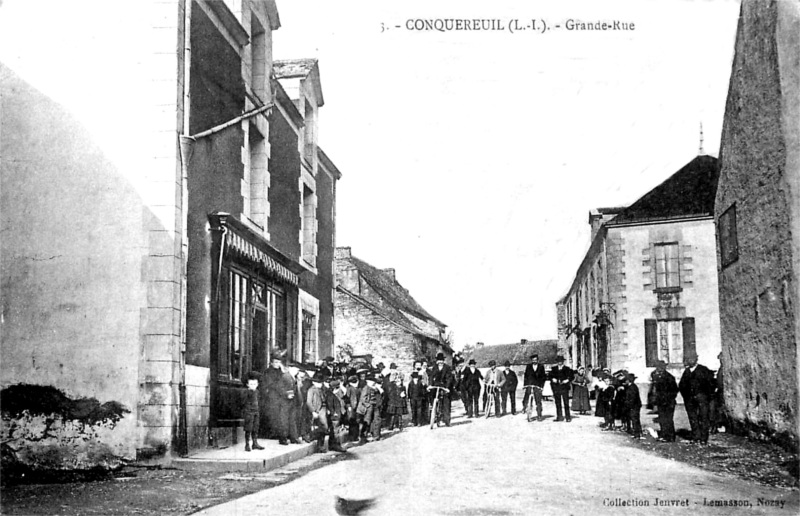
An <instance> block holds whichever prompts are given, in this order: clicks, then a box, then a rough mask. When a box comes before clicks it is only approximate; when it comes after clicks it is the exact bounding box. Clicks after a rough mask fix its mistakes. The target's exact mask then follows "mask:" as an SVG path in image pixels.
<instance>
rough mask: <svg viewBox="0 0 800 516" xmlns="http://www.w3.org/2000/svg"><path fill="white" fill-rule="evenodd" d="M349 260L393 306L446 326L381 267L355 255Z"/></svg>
mask: <svg viewBox="0 0 800 516" xmlns="http://www.w3.org/2000/svg"><path fill="white" fill-rule="evenodd" d="M351 260H352V262H353V264H354V265H355V266H356V267H357V268H358V271H359V272H360V273H361V277H362V278H364V279H365V280H367V282H368V283H369V284H370V286H371V287H372V288H373V289H375V290H376V291H377V292H378V293H379V294H380V295H381V297H383V298H384V299H386V301H388V302H389V303H390V304H391V305H392V306H393V307H394V308H398V309H400V310H405V311H406V312H409V313H411V314H412V315H414V316H415V317H419V318H420V319H427V320H429V321H431V322H433V323H434V324H437V325H439V326H447V325H446V324H444V323H443V322H442V321H440V320H439V319H437V318H435V317H434V316H432V315H431V314H429V313H428V312H427V311H426V310H425V309H424V308H422V307H421V306H420V305H419V303H417V302H416V300H415V299H414V298H413V297H411V294H409V293H408V290H406V289H405V288H403V287H402V286H401V285H400V284H399V283H398V282H397V281H396V280H395V279H393V278H392V277H391V276H390V275H389V274H387V273H386V272H384V271H382V270H381V269H378V268H377V267H373V266H372V265H370V264H368V263H367V262H365V261H364V260H361V259H359V258H356V257H355V256H353V257H351Z"/></svg>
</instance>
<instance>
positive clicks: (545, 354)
mask: <svg viewBox="0 0 800 516" xmlns="http://www.w3.org/2000/svg"><path fill="white" fill-rule="evenodd" d="M533 354H537V355H539V363H541V364H555V363H556V356H557V355H558V341H557V340H526V339H521V340H520V341H519V342H515V343H514V344H495V345H491V346H486V345H484V344H482V343H478V345H477V346H476V347H475V349H474V350H473V351H472V352H471V353H468V354H465V355H464V359H465V360H470V359H474V360H475V365H477V366H478V367H489V361H490V360H494V361H495V362H497V365H498V366H502V365H503V363H504V362H505V361H506V360H508V361H509V362H511V365H513V366H519V365H525V364H528V362H530V356H531V355H533Z"/></svg>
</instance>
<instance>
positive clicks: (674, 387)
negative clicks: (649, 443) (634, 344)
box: [651, 360, 678, 442]
mask: <svg viewBox="0 0 800 516" xmlns="http://www.w3.org/2000/svg"><path fill="white" fill-rule="evenodd" d="M651 378H652V382H653V383H652V384H651V388H652V389H653V405H655V409H656V412H658V425H659V426H660V427H661V431H660V432H659V433H658V440H659V441H664V442H674V441H675V423H674V422H673V417H674V415H675V398H676V397H677V396H678V383H677V382H676V381H675V377H674V376H672V374H670V372H669V371H667V363H666V362H664V361H663V360H659V361H658V362H656V370H655V371H653V374H652V376H651Z"/></svg>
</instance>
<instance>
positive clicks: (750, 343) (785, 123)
mask: <svg viewBox="0 0 800 516" xmlns="http://www.w3.org/2000/svg"><path fill="white" fill-rule="evenodd" d="M789 4H790V3H787V2H771V3H769V2H742V11H741V16H740V17H739V26H738V29H737V33H736V53H735V57H734V60H733V69H732V73H731V79H730V86H729V90H728V99H727V105H726V108H725V120H724V123H723V127H722V140H721V148H720V162H721V163H720V177H719V188H718V189H717V197H716V207H715V208H716V209H715V217H716V222H717V236H718V237H719V241H718V256H719V300H720V319H721V328H722V342H723V343H724V346H723V349H722V364H723V368H724V375H723V376H724V381H725V385H724V392H725V394H724V395H725V406H726V409H727V413H728V416H729V419H730V422H731V426H732V427H733V430H734V431H738V432H741V433H750V432H753V433H755V434H760V435H767V436H770V437H772V438H773V439H775V440H776V441H778V442H780V443H782V444H784V445H788V446H789V447H791V448H793V449H795V450H796V449H797V445H798V426H797V423H798V421H797V410H798V403H797V396H798V389H797V342H798V339H799V338H800V313H798V307H800V282H798V275H799V274H800V232H798V231H797V229H798V228H800V133H799V132H798V127H800V104H798V99H800V67H798V59H800V43H798V31H797V26H798V23H800V10H798V8H797V4H796V3H795V5H793V6H790V5H789Z"/></svg>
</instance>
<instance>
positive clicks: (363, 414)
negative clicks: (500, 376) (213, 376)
mask: <svg viewBox="0 0 800 516" xmlns="http://www.w3.org/2000/svg"><path fill="white" fill-rule="evenodd" d="M315 369H316V370H315V371H313V372H309V371H305V370H303V369H299V370H298V371H297V373H296V374H295V375H294V376H292V374H291V373H290V372H289V370H288V368H287V367H286V365H285V364H284V357H283V354H282V353H281V352H280V351H278V350H274V351H273V352H272V354H271V360H270V366H269V368H268V369H267V370H266V372H264V373H261V374H258V373H251V374H250V375H249V376H248V378H247V382H246V385H247V387H248V393H247V397H246V402H245V407H244V410H243V419H244V431H245V450H246V451H251V450H253V449H256V450H258V449H263V447H262V446H261V445H260V444H259V443H258V438H259V437H261V438H266V439H277V440H278V442H279V443H280V444H281V445H288V444H289V443H295V444H299V443H302V442H307V443H310V442H313V441H316V442H317V444H318V450H319V451H325V438H326V437H327V438H328V446H327V449H328V450H330V451H337V452H342V451H344V448H343V447H342V443H341V440H342V438H345V439H347V440H349V441H359V442H361V443H365V442H368V441H372V440H376V441H377V440H380V439H381V432H382V430H390V431H391V430H395V429H397V430H402V429H403V427H404V426H405V425H406V420H407V419H408V415H409V414H410V424H411V425H414V426H419V425H423V424H425V423H426V422H427V421H428V420H429V418H430V407H431V405H432V401H433V398H434V397H435V396H436V389H435V388H441V390H442V391H443V392H444V395H440V400H441V414H442V419H441V421H442V423H443V424H445V425H448V426H449V425H450V413H451V408H450V400H451V397H452V393H454V392H456V389H457V385H456V376H455V374H454V373H453V369H452V368H451V366H449V365H447V364H445V357H444V355H443V354H442V353H439V354H438V355H437V356H436V360H435V361H434V363H433V364H432V365H431V366H430V367H428V364H427V360H426V359H424V358H421V359H419V360H417V361H415V362H414V366H413V371H412V372H411V373H410V374H409V375H408V377H407V378H406V376H405V375H404V374H402V373H401V372H400V371H399V370H398V368H397V364H395V363H390V364H389V366H388V367H387V366H385V364H384V363H382V362H381V363H378V364H376V365H375V366H373V367H370V366H369V364H360V366H359V365H353V366H351V365H349V364H347V363H344V362H340V363H336V362H335V360H334V359H333V357H326V358H325V359H324V360H323V361H322V362H321V363H319V364H317V367H316V368H315Z"/></svg>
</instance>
